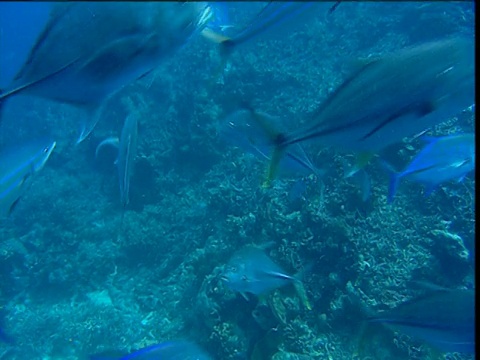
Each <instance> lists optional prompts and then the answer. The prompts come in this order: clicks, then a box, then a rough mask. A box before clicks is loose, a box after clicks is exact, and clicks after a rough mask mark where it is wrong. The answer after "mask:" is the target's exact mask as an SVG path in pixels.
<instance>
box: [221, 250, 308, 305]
mask: <svg viewBox="0 0 480 360" xmlns="http://www.w3.org/2000/svg"><path fill="white" fill-rule="evenodd" d="M222 280H223V281H224V282H225V284H226V285H227V287H228V288H230V289H231V290H233V291H237V292H239V293H240V294H241V295H242V296H243V297H244V298H245V299H248V298H247V296H246V293H251V294H254V295H262V294H265V293H268V292H269V291H271V290H274V289H277V288H279V287H282V286H285V285H288V284H291V283H293V282H301V281H300V280H299V276H290V275H288V274H286V273H285V271H283V270H282V268H280V266H278V265H277V264H275V263H274V262H273V261H272V260H271V259H270V258H269V257H268V256H267V255H266V254H265V253H264V252H263V251H262V250H261V249H258V248H256V247H253V246H248V247H245V248H243V249H241V250H239V251H237V252H236V253H235V254H234V255H233V256H232V258H231V259H230V261H229V262H228V264H227V266H226V269H225V271H224V273H223V274H222Z"/></svg>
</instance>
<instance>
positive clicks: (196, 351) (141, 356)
mask: <svg viewBox="0 0 480 360" xmlns="http://www.w3.org/2000/svg"><path fill="white" fill-rule="evenodd" d="M130 359H132V360H133V359H135V360H212V358H211V357H210V356H209V355H208V354H207V353H205V351H203V350H202V349H201V348H200V347H199V346H198V345H196V344H194V343H192V342H189V341H184V340H179V341H168V342H164V343H160V344H156V345H150V346H147V347H145V348H142V349H139V350H136V351H134V352H132V353H130V354H128V355H118V354H116V353H115V354H113V353H108V354H107V353H105V354H98V355H91V356H90V360H130Z"/></svg>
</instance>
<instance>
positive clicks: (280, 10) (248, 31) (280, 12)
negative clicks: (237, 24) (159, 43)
mask: <svg viewBox="0 0 480 360" xmlns="http://www.w3.org/2000/svg"><path fill="white" fill-rule="evenodd" d="M336 5H337V4H334V7H336ZM316 6H319V2H315V1H312V2H308V1H286V2H277V1H270V2H269V3H268V4H267V5H265V7H264V8H262V10H261V11H260V12H259V13H258V14H257V16H255V18H254V19H253V20H252V21H251V22H250V23H249V24H248V25H247V26H246V27H245V28H244V29H243V30H242V31H240V32H238V33H237V34H235V35H234V36H232V37H227V36H223V35H220V34H216V33H214V32H213V31H208V30H209V29H205V30H204V31H203V32H202V35H204V36H205V37H206V38H208V39H210V40H213V41H214V42H217V43H219V44H220V46H221V48H220V49H221V54H222V55H223V57H225V56H227V55H229V54H230V53H231V52H232V50H233V49H234V48H237V47H238V46H239V45H241V44H244V43H246V42H248V41H250V40H251V39H254V38H256V37H257V36H259V35H262V34H264V33H266V32H268V31H269V30H272V29H275V28H276V27H277V26H279V25H282V26H283V27H285V22H286V21H287V20H296V21H297V22H298V23H302V24H303V23H305V21H301V20H300V19H299V16H300V15H302V14H305V15H306V16H309V17H312V15H315V14H316V13H317V12H316V11H315V7H316ZM332 8H333V7H332ZM332 8H330V12H331V11H332ZM302 20H305V19H302Z"/></svg>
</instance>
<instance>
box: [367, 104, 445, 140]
mask: <svg viewBox="0 0 480 360" xmlns="http://www.w3.org/2000/svg"><path fill="white" fill-rule="evenodd" d="M435 109H436V104H435V103H434V102H431V101H425V102H423V103H421V104H418V105H417V106H408V107H406V108H404V109H400V110H399V111H398V112H396V113H394V114H392V115H391V116H389V117H388V118H386V119H385V120H384V121H383V122H381V123H380V124H378V125H377V126H376V127H375V128H373V129H372V130H370V131H369V132H368V133H367V134H365V135H363V136H362V137H361V140H366V139H368V138H369V137H371V136H372V135H374V134H375V133H377V132H378V131H379V130H381V129H382V128H384V127H385V126H387V125H388V124H390V123H392V122H394V121H395V120H397V119H399V118H401V117H403V116H406V115H409V114H415V115H417V116H419V117H424V116H426V115H428V114H430V113H431V112H433V111H434V110H435ZM412 121H415V120H412Z"/></svg>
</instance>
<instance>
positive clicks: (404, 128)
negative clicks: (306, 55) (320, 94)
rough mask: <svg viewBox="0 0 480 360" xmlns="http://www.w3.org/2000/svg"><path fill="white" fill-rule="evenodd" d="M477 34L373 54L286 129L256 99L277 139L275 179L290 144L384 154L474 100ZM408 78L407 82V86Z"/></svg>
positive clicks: (271, 173) (273, 166) (272, 168)
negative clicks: (298, 124) (298, 122)
mask: <svg viewBox="0 0 480 360" xmlns="http://www.w3.org/2000/svg"><path fill="white" fill-rule="evenodd" d="M474 75H475V62H474V41H473V40H471V39H466V38H461V37H452V38H447V39H442V40H437V41H432V42H428V43H422V44H420V45H416V46H412V47H409V48H405V49H402V50H399V51H396V52H392V53H388V54H385V55H382V56H380V57H377V58H374V59H369V60H367V61H365V62H364V64H362V66H360V67H359V68H358V70H356V71H354V72H353V73H352V74H351V75H350V76H349V77H347V78H346V79H345V80H344V81H343V82H342V84H341V85H340V86H338V87H337V88H336V90H334V91H333V92H332V93H331V94H330V95H329V96H328V97H327V99H326V100H325V101H324V102H323V103H322V104H321V105H320V106H319V107H318V108H317V109H316V110H315V111H313V112H312V113H311V114H310V116H309V117H308V118H307V119H306V121H305V122H306V125H305V126H301V127H298V128H297V129H296V130H293V131H290V132H281V131H278V130H277V129H275V128H274V127H272V126H271V124H269V122H268V120H265V119H264V118H263V116H262V115H261V114H259V113H257V112H256V111H255V109H253V107H252V106H251V105H250V104H244V105H242V106H243V108H246V109H248V110H249V111H250V112H251V113H252V116H253V117H254V118H255V119H256V121H257V122H258V123H259V124H260V125H261V126H262V127H263V128H264V129H265V132H266V133H267V134H269V137H270V139H271V141H272V142H273V144H274V146H275V151H274V153H273V155H272V161H271V164H270V168H269V174H268V177H267V180H266V182H265V184H266V185H268V184H269V183H270V182H271V180H272V179H273V178H274V177H275V175H276V171H277V168H278V163H279V161H280V159H281V158H282V157H283V155H284V152H285V149H286V148H288V147H289V146H291V145H293V144H296V143H303V142H307V141H316V142H317V143H318V144H320V145H322V146H324V147H333V148H336V149H338V150H343V151H350V152H355V153H363V154H376V153H378V152H379V151H381V150H383V149H384V148H386V147H387V146H389V145H392V144H395V143H398V142H400V141H401V140H402V139H403V138H405V137H409V136H413V135H414V134H417V133H419V132H421V131H423V130H424V129H426V128H429V127H432V126H434V125H436V124H438V123H440V122H442V121H446V120H448V119H449V118H450V117H452V116H454V115H456V114H457V113H459V112H461V111H462V110H463V109H464V108H466V107H468V106H470V105H471V104H472V103H473V102H474V95H475V81H474V79H475V76H474ZM399 84H401V86H399Z"/></svg>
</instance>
